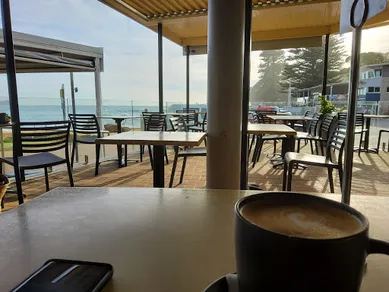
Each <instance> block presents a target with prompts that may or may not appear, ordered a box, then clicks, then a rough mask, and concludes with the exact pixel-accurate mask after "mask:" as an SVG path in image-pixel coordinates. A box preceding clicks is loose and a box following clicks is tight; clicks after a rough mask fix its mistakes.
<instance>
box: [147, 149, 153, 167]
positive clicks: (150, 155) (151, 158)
mask: <svg viewBox="0 0 389 292" xmlns="http://www.w3.org/2000/svg"><path fill="white" fill-rule="evenodd" d="M147 148H148V149H149V157H150V163H151V169H152V170H154V160H153V152H152V151H151V146H150V145H147Z"/></svg>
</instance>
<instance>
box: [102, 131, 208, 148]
mask: <svg viewBox="0 0 389 292" xmlns="http://www.w3.org/2000/svg"><path fill="white" fill-rule="evenodd" d="M205 135H206V133H200V132H153V131H134V132H125V133H120V134H117V135H110V136H106V137H103V138H99V139H97V140H96V143H97V144H115V145H116V144H127V145H160V146H187V147H190V146H199V145H200V144H201V143H202V142H203V140H204V138H205Z"/></svg>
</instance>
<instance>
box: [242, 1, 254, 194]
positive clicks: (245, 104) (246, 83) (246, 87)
mask: <svg viewBox="0 0 389 292" xmlns="http://www.w3.org/2000/svg"><path fill="white" fill-rule="evenodd" d="M245 2H246V3H245V6H246V8H245V31H244V67H243V98H242V148H241V149H242V151H241V158H240V160H241V165H240V168H241V170H240V172H241V173H240V189H241V190H247V188H248V185H247V182H248V169H247V167H248V143H249V141H248V135H247V126H248V122H249V102H250V55H251V17H252V15H251V14H252V2H251V0H245Z"/></svg>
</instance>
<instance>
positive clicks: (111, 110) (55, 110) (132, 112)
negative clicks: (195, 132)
mask: <svg viewBox="0 0 389 292" xmlns="http://www.w3.org/2000/svg"><path fill="white" fill-rule="evenodd" d="M183 107H185V105H184V104H179V103H177V104H171V105H169V106H166V109H165V110H166V112H175V111H176V109H182V108H183ZM193 107H196V108H200V109H202V110H204V107H206V106H205V105H201V107H199V105H193ZM145 109H147V110H148V111H149V112H157V111H158V106H150V105H147V106H142V105H137V106H123V105H122V106H119V105H108V106H105V105H103V116H141V115H142V112H143V111H144V110H145ZM0 112H1V113H3V112H5V113H7V114H9V113H10V110H9V105H8V104H4V103H3V104H0ZM19 112H20V121H22V122H43V121H60V120H63V113H62V109H61V106H59V105H19ZM68 112H69V113H72V111H71V108H67V109H66V119H68V118H67V114H68ZM76 113H78V114H95V113H96V107H95V106H94V105H77V107H76ZM140 122H141V119H131V120H125V121H123V126H124V127H131V128H140ZM103 123H104V125H106V124H115V122H114V121H113V120H112V119H104V120H103Z"/></svg>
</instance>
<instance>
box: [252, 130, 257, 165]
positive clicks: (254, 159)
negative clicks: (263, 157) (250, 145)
mask: <svg viewBox="0 0 389 292" xmlns="http://www.w3.org/2000/svg"><path fill="white" fill-rule="evenodd" d="M255 140H256V142H255V146H254V152H253V157H252V158H251V162H252V163H253V167H254V166H255V163H256V161H257V152H258V150H259V138H258V137H255Z"/></svg>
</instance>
